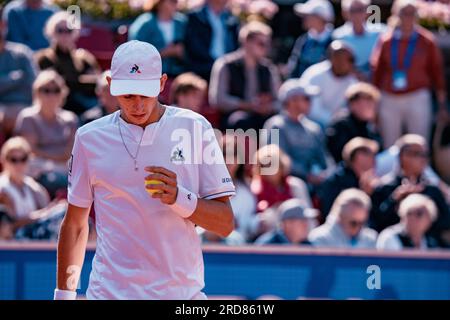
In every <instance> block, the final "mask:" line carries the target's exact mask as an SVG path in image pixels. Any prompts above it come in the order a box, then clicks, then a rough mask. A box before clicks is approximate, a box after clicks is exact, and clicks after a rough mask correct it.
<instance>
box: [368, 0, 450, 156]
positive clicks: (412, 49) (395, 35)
mask: <svg viewBox="0 0 450 320" xmlns="http://www.w3.org/2000/svg"><path fill="white" fill-rule="evenodd" d="M417 19H418V15H417V3H416V2H415V1H411V0H396V1H395V2H394V4H393V6H392V17H391V18H390V26H391V29H390V30H389V32H387V33H386V34H384V35H383V36H382V37H381V39H380V44H379V45H378V46H377V47H376V48H375V51H374V53H373V55H372V58H371V63H372V67H373V83H374V84H375V85H376V86H377V87H378V88H380V90H381V91H382V96H381V102H380V128H381V134H382V137H383V142H384V147H385V148H389V147H390V146H391V145H393V144H394V143H395V141H396V140H397V139H398V138H399V137H400V136H401V135H402V134H404V133H415V134H419V135H421V136H423V137H425V139H426V140H427V141H429V140H430V134H431V124H432V103H431V90H434V91H435V93H436V98H437V102H438V105H439V109H440V111H441V112H444V113H446V112H445V110H446V100H447V93H446V84H445V78H444V72H443V70H444V65H443V59H442V54H441V52H440V49H439V47H438V45H437V44H436V40H435V38H434V36H433V35H432V34H431V32H430V31H427V30H426V29H424V28H423V27H421V26H419V24H418V22H417V21H418V20H417ZM403 128H405V130H406V132H403Z"/></svg>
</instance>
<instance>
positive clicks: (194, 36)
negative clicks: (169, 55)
mask: <svg viewBox="0 0 450 320" xmlns="http://www.w3.org/2000/svg"><path fill="white" fill-rule="evenodd" d="M227 4H228V0H206V3H205V5H204V6H203V7H201V8H200V9H198V10H195V11H193V12H191V13H189V15H188V23H187V26H186V35H185V39H184V45H185V50H186V59H187V61H186V66H187V68H188V70H189V71H192V72H194V73H196V74H198V75H199V76H201V77H202V78H203V79H205V80H206V81H208V80H209V78H210V73H211V68H212V66H213V63H214V61H215V60H216V59H217V58H220V57H222V56H223V55H224V54H226V53H228V52H232V51H234V50H236V49H237V47H238V39H237V38H238V28H239V20H238V19H237V18H236V17H234V16H233V15H232V14H231V12H230V11H229V10H228V9H227V8H226V6H227Z"/></svg>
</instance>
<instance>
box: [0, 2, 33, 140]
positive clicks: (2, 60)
mask: <svg viewBox="0 0 450 320" xmlns="http://www.w3.org/2000/svg"><path fill="white" fill-rule="evenodd" d="M1 11H2V7H1V5H0V134H1V132H2V131H3V134H5V135H6V136H9V135H10V134H11V131H12V129H13V128H14V124H15V121H16V117H17V114H18V113H19V112H20V111H21V110H22V109H23V108H25V107H28V106H29V105H31V100H32V97H31V91H32V90H31V86H32V84H33V81H34V78H35V76H36V66H35V65H34V62H33V52H32V51H31V50H30V49H29V48H28V47H27V46H25V45H23V44H19V43H14V42H10V41H6V39H5V35H6V22H5V21H4V20H3V19H2V12H1ZM2 119H3V120H2Z"/></svg>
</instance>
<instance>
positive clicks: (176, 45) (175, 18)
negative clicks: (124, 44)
mask: <svg viewBox="0 0 450 320" xmlns="http://www.w3.org/2000/svg"><path fill="white" fill-rule="evenodd" d="M147 3H150V4H151V5H150V7H147V8H145V9H146V10H148V11H149V12H145V13H143V14H141V15H140V16H139V17H137V18H136V20H135V21H134V22H133V23H132V24H131V26H130V28H129V31H128V40H140V41H144V42H148V43H151V44H152V45H154V46H155V47H156V49H158V51H159V52H160V53H161V58H162V72H163V73H166V74H167V75H168V76H169V79H173V78H175V77H176V76H178V75H179V74H180V73H182V72H183V71H184V66H183V56H184V45H183V41H184V33H185V30H186V24H187V18H186V17H185V15H183V14H182V13H180V12H177V4H178V0H154V1H151V2H150V1H147Z"/></svg>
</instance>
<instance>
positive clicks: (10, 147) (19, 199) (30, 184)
mask: <svg viewBox="0 0 450 320" xmlns="http://www.w3.org/2000/svg"><path fill="white" fill-rule="evenodd" d="M30 154H31V148H30V145H29V144H28V142H27V141H26V140H25V139H24V138H21V137H14V138H11V139H9V140H8V141H6V142H5V144H4V145H3V147H2V149H1V152H0V160H1V163H2V166H3V168H4V171H3V172H2V174H1V175H0V202H3V204H4V205H5V206H6V207H7V208H8V211H9V215H10V217H11V218H12V219H13V220H14V222H15V228H19V227H22V226H24V225H27V224H30V223H33V222H35V221H36V220H37V219H39V218H41V217H43V215H45V210H44V209H43V208H45V207H46V206H47V205H48V204H49V196H48V193H47V191H46V190H45V189H44V188H43V187H42V186H41V185H40V184H39V183H37V182H36V181H35V180H34V179H33V178H31V177H29V176H27V175H26V171H27V166H28V161H29V157H30Z"/></svg>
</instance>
